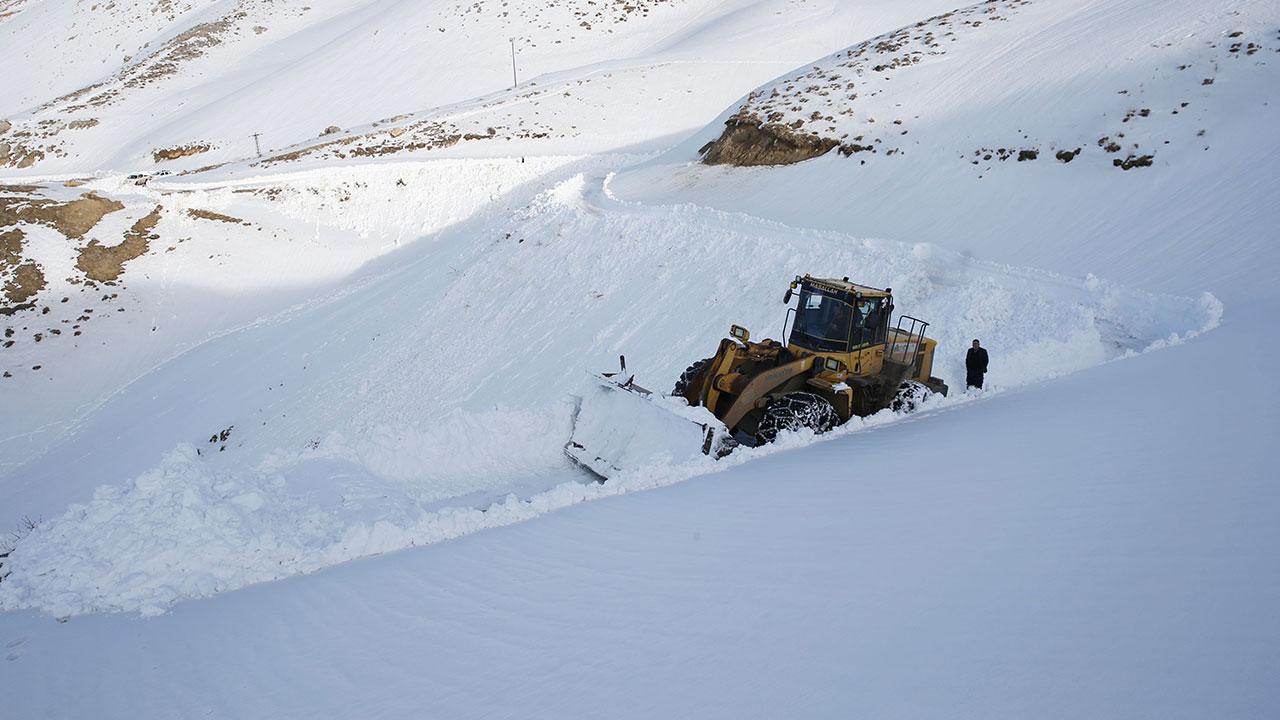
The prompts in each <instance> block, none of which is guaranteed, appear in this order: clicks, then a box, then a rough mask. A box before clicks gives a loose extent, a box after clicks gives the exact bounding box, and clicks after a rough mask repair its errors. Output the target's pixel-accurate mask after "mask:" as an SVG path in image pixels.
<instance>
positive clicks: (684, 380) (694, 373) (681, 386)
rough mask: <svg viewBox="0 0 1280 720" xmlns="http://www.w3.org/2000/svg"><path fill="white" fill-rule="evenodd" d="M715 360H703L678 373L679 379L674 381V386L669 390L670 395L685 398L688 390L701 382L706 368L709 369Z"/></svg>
mask: <svg viewBox="0 0 1280 720" xmlns="http://www.w3.org/2000/svg"><path fill="white" fill-rule="evenodd" d="M712 360H715V358H703V359H702V360H699V361H698V362H696V363H694V364H692V365H690V366H689V367H687V368H685V369H684V372H682V373H680V379H679V380H676V386H675V387H674V388H672V389H671V394H672V395H675V396H686V395H687V393H688V392H689V388H696V387H698V385H699V383H701V382H702V376H703V375H705V374H706V372H707V368H709V367H711V361H712Z"/></svg>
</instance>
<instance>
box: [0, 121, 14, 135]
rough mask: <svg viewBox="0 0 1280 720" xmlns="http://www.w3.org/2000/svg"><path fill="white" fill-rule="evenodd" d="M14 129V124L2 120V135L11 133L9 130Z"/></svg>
mask: <svg viewBox="0 0 1280 720" xmlns="http://www.w3.org/2000/svg"><path fill="white" fill-rule="evenodd" d="M12 127H13V123H11V122H9V121H8V120H0V135H3V134H5V133H7V132H9V129H10V128H12Z"/></svg>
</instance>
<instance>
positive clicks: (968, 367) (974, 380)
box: [964, 340, 987, 389]
mask: <svg viewBox="0 0 1280 720" xmlns="http://www.w3.org/2000/svg"><path fill="white" fill-rule="evenodd" d="M964 370H965V384H966V385H968V386H969V387H973V388H979V389H981V388H982V376H983V375H986V374H987V349H986V348H984V347H982V346H980V345H979V344H978V341H977V340H974V341H973V347H971V348H969V352H968V354H966V355H965V357H964Z"/></svg>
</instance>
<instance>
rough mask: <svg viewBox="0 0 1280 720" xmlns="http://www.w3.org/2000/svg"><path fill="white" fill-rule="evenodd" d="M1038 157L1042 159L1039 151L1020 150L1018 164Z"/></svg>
mask: <svg viewBox="0 0 1280 720" xmlns="http://www.w3.org/2000/svg"><path fill="white" fill-rule="evenodd" d="M1038 157H1040V151H1039V150H1019V151H1018V162H1023V161H1025V160H1035V159H1036V158H1038Z"/></svg>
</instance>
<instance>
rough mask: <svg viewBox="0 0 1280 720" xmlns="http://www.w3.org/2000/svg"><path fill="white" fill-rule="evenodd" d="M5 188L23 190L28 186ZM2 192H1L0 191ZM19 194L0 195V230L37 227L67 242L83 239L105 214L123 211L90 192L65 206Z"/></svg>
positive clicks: (120, 206) (22, 193) (119, 206)
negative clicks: (66, 239)
mask: <svg viewBox="0 0 1280 720" xmlns="http://www.w3.org/2000/svg"><path fill="white" fill-rule="evenodd" d="M8 187H10V188H13V187H16V188H24V189H25V188H27V187H28V186H21V185H19V186H8ZM32 189H33V190H34V188H32ZM2 190H5V188H0V191H2ZM19 192H20V193H21V194H17V195H7V194H5V195H0V226H5V225H17V224H18V223H23V222H25V223H38V224H40V225H45V226H48V227H51V228H53V229H54V230H57V231H58V232H60V233H62V234H63V235H65V236H66V237H67V238H68V239H71V240H75V239H77V238H81V237H84V234H85V233H87V232H89V231H90V230H92V229H93V227H94V226H95V225H97V224H98V221H99V220H101V219H102V218H103V216H105V215H107V214H108V213H113V212H115V211H117V210H123V209H124V205H123V204H122V203H119V202H116V201H115V200H111V199H110V198H104V197H102V196H100V195H98V194H96V193H92V192H87V193H85V194H83V195H81V196H80V197H78V198H76V199H75V200H72V201H70V202H65V203H60V202H57V201H56V200H50V199H47V198H39V197H32V196H31V195H29V194H27V193H29V192H30V191H29V190H27V191H25V192H24V191H22V190H20V191H19Z"/></svg>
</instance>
